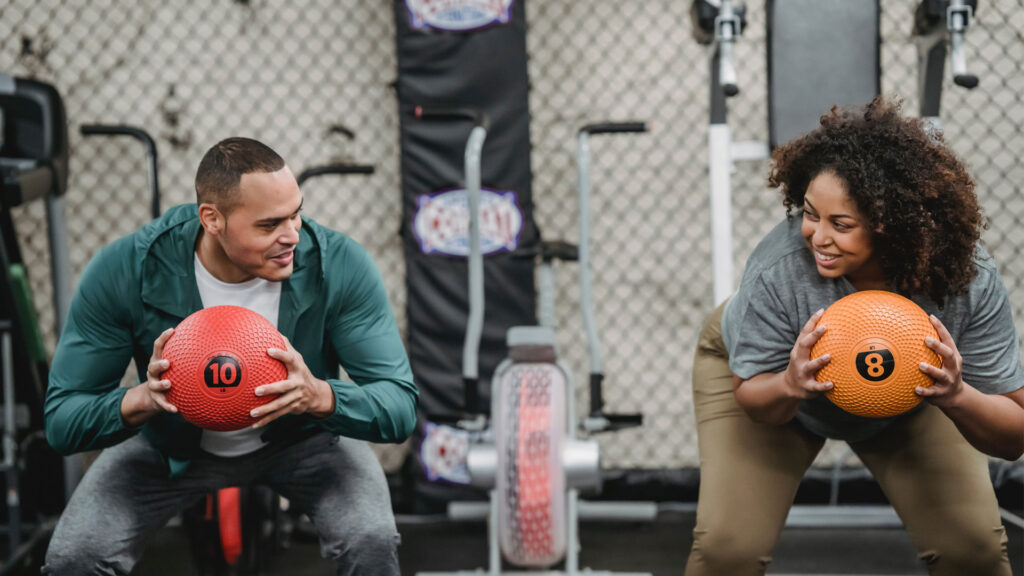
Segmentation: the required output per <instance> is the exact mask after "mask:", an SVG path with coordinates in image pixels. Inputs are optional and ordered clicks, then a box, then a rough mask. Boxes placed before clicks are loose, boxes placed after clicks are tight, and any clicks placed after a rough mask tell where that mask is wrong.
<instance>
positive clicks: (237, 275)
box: [217, 166, 302, 282]
mask: <svg viewBox="0 0 1024 576" xmlns="http://www.w3.org/2000/svg"><path fill="white" fill-rule="evenodd" d="M238 200H239V202H238V204H237V205H236V207H235V208H234V210H232V211H231V212H229V213H228V214H227V215H226V216H225V218H224V228H223V230H221V232H220V234H218V236H217V237H218V240H219V243H220V246H221V248H222V249H223V250H224V253H225V254H226V255H227V259H228V262H226V263H225V264H226V265H227V266H226V268H227V269H226V270H223V271H222V272H224V273H226V274H225V275H227V276H230V277H231V278H230V279H228V278H221V280H224V281H226V282H242V281H245V280H248V279H251V278H253V277H257V276H258V277H260V278H265V279H267V280H271V281H280V280H284V279H286V278H288V277H289V276H291V274H292V270H293V267H294V266H293V265H294V260H295V247H296V245H298V243H299V229H300V228H301V227H302V219H301V218H300V217H299V210H300V209H301V208H302V193H301V192H300V191H299V185H298V184H297V183H296V181H295V177H294V176H293V175H292V171H291V169H289V168H288V167H287V166H285V167H284V168H282V169H280V170H278V171H277V172H250V173H248V174H244V175H242V179H241V181H240V182H239V199H238Z"/></svg>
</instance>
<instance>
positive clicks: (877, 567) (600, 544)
mask: <svg viewBox="0 0 1024 576" xmlns="http://www.w3.org/2000/svg"><path fill="white" fill-rule="evenodd" d="M398 522H399V532H400V533H401V534H402V545H401V547H400V548H399V555H400V559H401V564H402V574H403V576H405V575H408V576H412V575H413V574H417V573H420V572H430V571H442V570H447V571H454V570H475V569H477V568H483V567H485V566H486V563H487V542H486V527H485V525H484V524H483V523H482V522H463V523H453V522H450V521H447V520H445V519H443V518H441V517H437V516H414V515H399V516H398ZM693 523H694V513H693V512H692V511H673V510H663V511H661V512H659V514H658V516H657V518H656V519H655V520H654V521H652V522H633V523H612V522H586V523H583V524H581V527H580V543H581V552H580V566H581V567H585V568H591V569H593V570H612V571H630V572H650V573H651V574H653V575H654V576H663V575H665V576H667V575H670V574H671V575H673V576H678V575H679V574H681V573H682V569H683V566H684V565H685V563H686V557H687V554H688V552H689V549H690V544H691V530H692V529H693ZM1008 533H1009V553H1010V560H1011V564H1012V565H1013V574H1014V576H1024V531H1022V530H1021V529H1020V528H1018V527H1016V526H1008ZM188 550H189V546H188V539H187V535H186V534H185V533H184V530H183V528H181V527H180V526H169V527H167V528H165V529H164V530H162V531H161V532H160V533H159V534H158V535H157V537H156V539H155V541H154V542H153V543H152V544H151V545H150V547H149V549H148V551H147V553H146V555H145V556H144V558H143V560H142V561H141V562H140V563H139V565H138V566H137V567H136V569H135V570H134V571H133V572H132V574H136V575H147V576H150V575H151V576H164V575H168V576H169V575H175V576H180V575H182V574H198V573H199V572H198V571H197V570H196V568H195V566H194V565H193V564H192V562H191V559H190V557H189V553H188ZM331 570H332V566H331V564H330V563H328V562H327V561H325V560H323V559H322V558H320V554H319V548H318V546H317V543H316V542H315V541H313V540H312V539H295V540H294V541H293V542H292V543H291V545H290V547H289V548H288V549H286V550H284V551H283V552H280V553H278V554H275V555H272V556H270V557H269V558H268V559H267V566H266V569H265V570H264V571H263V574H264V576H274V575H285V574H287V575H289V576H295V575H306V574H331V573H332V571H331ZM926 573H927V572H926V570H925V569H924V568H923V567H922V566H921V565H920V563H919V561H918V560H917V556H916V554H915V552H914V547H913V545H912V544H911V542H910V538H909V536H908V535H907V534H906V532H904V531H903V530H900V529H863V528H857V529H849V528H843V529H838V528H814V529H809V528H800V529H796V528H787V529H786V530H784V531H783V533H782V538H781V540H780V542H779V545H778V547H777V549H776V551H775V559H774V561H773V562H772V564H771V566H770V568H769V570H768V574H771V575H776V576H781V575H784V574H801V575H806V574H822V575H825V574H837V575H838V574H844V575H854V574H856V575H868V574H886V575H893V576H894V575H911V574H926ZM965 576H967V575H965Z"/></svg>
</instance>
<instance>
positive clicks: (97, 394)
mask: <svg viewBox="0 0 1024 576" xmlns="http://www.w3.org/2000/svg"><path fill="white" fill-rule="evenodd" d="M126 247H127V245H126V244H125V243H120V244H117V245H112V246H110V247H107V248H103V249H102V250H100V252H98V253H97V254H96V256H95V257H94V258H93V259H92V261H91V262H90V263H89V265H88V266H87V267H86V269H85V272H83V274H82V277H81V279H80V281H79V284H78V289H77V291H76V293H75V296H74V299H73V300H72V302H71V309H70V311H69V313H68V318H67V322H66V324H65V327H64V331H63V333H62V334H61V336H60V340H59V342H58V344H57V350H56V352H55V353H54V356H53V362H52V366H51V368H50V376H49V385H48V386H47V389H46V401H45V405H44V414H45V420H46V438H47V440H48V441H49V443H50V445H51V446H53V448H54V449H55V450H57V451H58V452H60V453H61V454H71V453H74V452H80V451H83V450H96V449H99V448H104V447H107V446H112V445H114V444H117V443H118V442H121V441H122V440H124V439H126V438H128V437H129V436H131V435H133V434H135V432H136V431H137V430H136V429H129V428H126V427H125V425H124V421H123V420H122V419H121V399H122V398H123V397H124V394H125V392H126V391H127V388H121V387H119V384H120V381H121V378H122V376H124V373H125V369H126V368H127V367H128V363H129V362H130V361H131V355H132V337H131V320H130V318H131V313H130V310H129V308H128V306H129V305H130V304H129V303H130V302H131V299H128V298H127V297H126V295H125V294H124V293H125V292H126V290H125V288H127V286H126V284H130V281H129V280H128V279H127V278H126V277H125V275H124V274H123V273H121V271H122V270H123V269H124V266H126V265H127V262H126V261H125V260H124V257H119V255H123V254H124V248H126Z"/></svg>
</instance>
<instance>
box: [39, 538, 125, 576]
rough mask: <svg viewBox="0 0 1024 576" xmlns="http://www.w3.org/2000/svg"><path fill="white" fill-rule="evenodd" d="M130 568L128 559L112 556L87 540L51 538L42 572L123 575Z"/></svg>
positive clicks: (70, 574) (97, 575)
mask: <svg viewBox="0 0 1024 576" xmlns="http://www.w3.org/2000/svg"><path fill="white" fill-rule="evenodd" d="M131 568H132V567H131V566H130V561H128V560H126V559H124V558H119V557H112V556H110V555H108V553H107V552H104V551H102V550H100V549H99V548H98V547H97V546H92V545H91V544H89V543H88V542H67V541H53V540H51V542H50V546H49V548H48V549H47V550H46V564H45V565H44V566H43V569H42V573H43V574H53V575H55V576H65V575H68V576H76V575H79V574H81V575H83V576H85V575H96V576H100V575H102V576H125V575H127V574H129V573H130V572H131Z"/></svg>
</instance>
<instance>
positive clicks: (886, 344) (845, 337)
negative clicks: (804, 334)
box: [811, 290, 942, 418]
mask: <svg viewBox="0 0 1024 576" xmlns="http://www.w3.org/2000/svg"><path fill="white" fill-rule="evenodd" d="M818 324H819V325H821V324H824V325H825V326H826V327H827V329H826V330H825V334H824V335H823V336H822V337H821V339H820V340H818V343H817V344H815V346H814V348H813V349H812V350H811V358H817V357H819V356H821V355H823V354H826V353H828V354H830V355H831V357H832V360H831V361H830V362H829V363H828V364H827V365H826V366H825V367H824V368H822V369H821V370H820V371H818V375H817V380H818V381H819V382H832V384H833V386H834V387H833V388H832V390H830V391H828V392H826V393H825V395H826V396H827V397H828V399H829V400H831V401H832V402H833V403H834V404H835V405H836V406H839V407H840V408H842V409H843V410H845V411H847V412H850V413H851V414H857V415H858V416H866V417H869V418H884V417H887V416H895V415H897V414H902V413H903V412H906V411H907V410H910V409H911V408H913V407H914V406H917V405H918V403H920V402H921V398H920V397H919V396H917V395H916V394H914V388H915V387H917V386H924V387H927V386H931V385H932V379H931V378H929V377H928V376H926V375H925V374H924V373H922V372H921V370H920V368H918V364H919V363H920V362H928V363H929V364H932V365H933V366H940V365H941V362H942V361H941V359H940V358H939V356H938V355H937V354H935V353H934V352H932V351H931V349H929V348H928V347H927V346H925V344H924V339H925V338H926V337H928V336H930V337H932V338H935V339H938V334H937V333H936V332H935V327H934V326H932V324H931V322H930V321H929V319H928V314H927V313H925V311H924V310H922V309H921V308H920V307H919V306H918V305H917V304H915V303H914V302H913V301H911V300H909V299H907V298H904V297H903V296H900V295H899V294H894V293H892V292H886V291H883V290H864V291H861V292H854V293H853V294H850V295H849V296H846V297H844V298H841V299H839V300H837V301H836V302H834V303H833V304H832V305H831V306H829V307H828V309H827V310H825V313H824V314H823V315H822V317H821V319H820V320H819V321H818Z"/></svg>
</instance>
